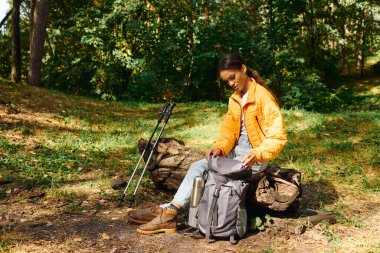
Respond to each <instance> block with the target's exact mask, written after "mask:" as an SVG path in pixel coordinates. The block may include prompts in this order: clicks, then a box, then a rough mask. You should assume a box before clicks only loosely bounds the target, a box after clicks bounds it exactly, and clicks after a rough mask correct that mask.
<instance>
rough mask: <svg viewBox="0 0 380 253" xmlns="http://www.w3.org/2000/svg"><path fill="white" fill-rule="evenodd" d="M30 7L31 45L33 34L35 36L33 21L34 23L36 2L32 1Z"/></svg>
mask: <svg viewBox="0 0 380 253" xmlns="http://www.w3.org/2000/svg"><path fill="white" fill-rule="evenodd" d="M29 7H30V17H29V45H30V42H31V41H32V34H33V21H34V10H35V7H36V0H30V3H29Z"/></svg>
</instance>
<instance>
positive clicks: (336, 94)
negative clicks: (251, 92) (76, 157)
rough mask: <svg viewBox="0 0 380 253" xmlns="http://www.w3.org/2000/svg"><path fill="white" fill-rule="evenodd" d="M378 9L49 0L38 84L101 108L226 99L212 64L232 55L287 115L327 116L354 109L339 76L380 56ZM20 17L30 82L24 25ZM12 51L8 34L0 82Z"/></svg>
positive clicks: (290, 3) (279, 1)
mask: <svg viewBox="0 0 380 253" xmlns="http://www.w3.org/2000/svg"><path fill="white" fill-rule="evenodd" d="M378 7H379V5H378V4H376V3H375V2H367V1H356V2H347V3H346V2H345V1H343V2H339V1H338V2H334V3H331V2H330V1H327V0H322V1H304V0H272V1H256V0H252V1H243V0H236V1H211V0H202V1H177V2H174V3H173V1H169V0H161V1H143V0H137V1H132V0H126V1H121V0H118V1H110V0H105V1H90V2H88V1H83V0H80V1H74V0H69V1H62V0H59V1H53V2H52V5H51V11H50V17H49V22H50V23H49V27H48V41H47V48H46V50H45V51H46V53H45V57H44V61H43V64H44V66H43V78H42V81H43V83H44V84H45V85H46V86H49V87H54V88H58V89H60V90H65V91H69V92H71V93H75V94H84V95H89V96H95V97H97V98H99V99H103V100H116V99H127V100H138V101H141V100H143V101H159V100H175V101H203V100H216V101H222V100H225V99H226V97H227V96H228V94H229V92H228V91H227V88H226V87H225V86H223V85H222V84H221V83H220V82H219V78H218V76H217V73H216V65H217V62H218V59H219V57H220V56H221V55H223V54H225V53H231V52H234V53H238V54H240V55H241V56H243V58H244V59H246V61H247V65H248V66H249V67H251V68H253V69H255V70H257V71H258V72H259V73H260V74H261V75H262V76H263V77H264V79H265V80H266V81H267V83H268V84H269V86H270V87H271V89H273V91H274V92H275V94H276V95H277V96H278V97H279V98H281V100H282V101H283V102H284V104H285V107H286V108H293V107H299V108H305V109H307V110H315V111H323V112H324V111H332V110H335V109H338V108H341V107H342V106H346V105H348V104H351V103H353V102H355V101H354V100H355V99H353V96H351V95H350V90H352V88H347V87H340V83H339V82H340V81H341V75H342V74H346V73H348V74H350V73H351V72H352V71H354V70H355V69H356V68H357V65H358V55H360V54H361V53H363V54H364V56H365V57H369V56H371V55H374V54H375V53H376V52H377V51H378V49H379V46H378V45H379V44H380V43H378V41H379V35H378V34H379V31H380V26H379V23H378V22H377V21H376V20H375V18H374V13H375V10H376V8H378ZM25 9H26V14H28V6H27V5H25ZM22 19H23V21H25V22H22V44H23V45H24V46H23V47H24V48H23V49H24V50H23V51H24V52H25V53H24V54H23V69H24V70H23V73H24V77H26V70H27V64H28V55H27V52H28V29H29V26H28V21H29V20H28V17H27V15H25V16H23V17H22ZM363 38H364V41H363ZM9 45H11V37H10V30H9V26H8V28H7V29H6V33H5V34H1V36H0V48H1V49H3V50H2V51H1V53H0V59H1V62H2V63H0V66H1V68H0V76H1V77H5V78H9V76H10V71H11V69H10V65H11V47H10V46H9ZM1 64H3V65H1ZM376 66H377V65H374V68H375V69H376ZM375 71H376V70H375Z"/></svg>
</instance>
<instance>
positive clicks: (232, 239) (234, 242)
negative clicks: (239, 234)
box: [230, 235, 237, 245]
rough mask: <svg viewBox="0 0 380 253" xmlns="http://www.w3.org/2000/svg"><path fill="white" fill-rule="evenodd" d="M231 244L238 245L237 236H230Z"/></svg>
mask: <svg viewBox="0 0 380 253" xmlns="http://www.w3.org/2000/svg"><path fill="white" fill-rule="evenodd" d="M230 243H231V244H233V245H235V244H237V241H236V240H235V236H234V235H230Z"/></svg>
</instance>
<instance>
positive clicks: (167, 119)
mask: <svg viewBox="0 0 380 253" xmlns="http://www.w3.org/2000/svg"><path fill="white" fill-rule="evenodd" d="M175 105H176V104H175V103H173V104H172V105H171V106H170V108H169V110H168V112H167V115H168V116H167V117H166V119H165V124H167V123H168V121H169V118H170V115H171V114H172V112H173V109H174V107H175Z"/></svg>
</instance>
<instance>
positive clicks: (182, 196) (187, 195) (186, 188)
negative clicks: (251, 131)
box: [172, 135, 267, 210]
mask: <svg viewBox="0 0 380 253" xmlns="http://www.w3.org/2000/svg"><path fill="white" fill-rule="evenodd" d="M251 150H252V145H251V143H250V142H249V140H248V136H247V135H241V136H240V138H239V141H238V144H237V145H236V146H235V147H234V149H233V150H231V152H230V153H229V154H228V155H227V157H228V158H231V159H234V160H238V161H241V160H242V159H243V157H244V156H245V155H247V154H248V153H249V152H250V151H251ZM257 165H258V166H253V168H252V169H253V170H254V171H255V172H258V171H262V170H263V169H265V167H266V165H267V163H262V164H257ZM205 170H208V165H207V160H206V159H202V160H199V161H197V162H195V163H193V164H191V166H190V168H189V170H188V171H187V173H186V176H185V178H184V179H183V181H182V183H181V185H180V186H179V188H178V190H177V193H176V194H175V195H174V199H173V201H172V202H174V203H176V204H178V205H180V206H182V207H183V209H184V210H188V209H189V204H190V200H191V192H192V189H193V180H194V178H195V177H201V176H202V175H203V172H204V171H205Z"/></svg>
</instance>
